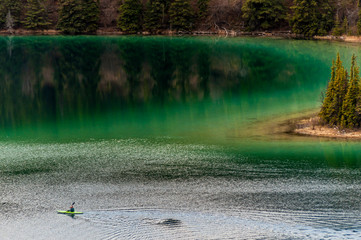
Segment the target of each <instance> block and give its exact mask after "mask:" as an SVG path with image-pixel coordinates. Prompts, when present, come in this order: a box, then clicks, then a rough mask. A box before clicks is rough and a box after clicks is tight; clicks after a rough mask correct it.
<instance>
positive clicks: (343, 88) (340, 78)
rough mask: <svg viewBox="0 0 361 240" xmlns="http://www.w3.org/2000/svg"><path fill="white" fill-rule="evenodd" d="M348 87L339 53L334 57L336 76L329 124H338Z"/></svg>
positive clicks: (346, 76) (345, 72)
mask: <svg viewBox="0 0 361 240" xmlns="http://www.w3.org/2000/svg"><path fill="white" fill-rule="evenodd" d="M347 89H348V74H347V71H346V69H345V68H344V67H343V65H342V61H341V59H340V54H337V58H336V76H335V81H334V97H333V101H332V102H331V105H330V110H329V111H330V113H331V118H330V121H329V123H330V124H331V125H339V124H340V121H341V117H342V105H343V100H344V99H345V95H346V93H347Z"/></svg>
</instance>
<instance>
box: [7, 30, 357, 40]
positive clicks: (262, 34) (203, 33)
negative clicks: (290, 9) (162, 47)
mask: <svg viewBox="0 0 361 240" xmlns="http://www.w3.org/2000/svg"><path fill="white" fill-rule="evenodd" d="M31 35H35V36H36V35H37V36H42V35H43V36H73V35H70V34H63V33H62V32H60V31H58V30H56V29H47V30H29V29H22V28H20V29H14V30H12V31H9V30H4V29H3V30H0V36H31ZM75 35H94V36H128V35H129V36H130V35H137V36H226V37H228V36H229V37H266V38H267V37H270V38H272V37H279V38H284V39H304V40H326V41H340V42H350V43H361V36H348V35H342V36H333V35H327V36H314V37H312V38H305V37H303V36H302V35H299V34H295V33H292V32H291V31H289V30H285V31H254V32H244V31H236V30H227V29H223V30H215V31H203V30H194V31H191V32H176V31H171V30H162V31H158V32H157V33H156V34H152V33H150V32H146V31H144V32H138V33H136V34H128V33H125V32H122V31H119V30H117V29H113V28H99V29H98V30H97V31H96V32H95V33H91V34H75Z"/></svg>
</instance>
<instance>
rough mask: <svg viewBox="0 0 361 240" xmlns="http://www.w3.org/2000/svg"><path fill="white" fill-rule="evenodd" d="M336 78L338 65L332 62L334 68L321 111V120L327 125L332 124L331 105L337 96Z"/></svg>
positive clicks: (332, 68)
mask: <svg viewBox="0 0 361 240" xmlns="http://www.w3.org/2000/svg"><path fill="white" fill-rule="evenodd" d="M335 78H336V64H335V61H334V60H332V67H331V78H330V80H329V81H328V85H327V90H326V96H325V99H324V100H323V103H322V107H321V111H320V114H319V116H320V118H321V119H322V120H323V121H325V122H326V123H329V122H330V119H331V117H332V109H331V103H332V102H333V99H334V97H335V96H334V95H335V88H334V85H335Z"/></svg>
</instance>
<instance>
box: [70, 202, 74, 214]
mask: <svg viewBox="0 0 361 240" xmlns="http://www.w3.org/2000/svg"><path fill="white" fill-rule="evenodd" d="M74 204H75V202H73V204H72V205H71V206H70V209H69V212H74Z"/></svg>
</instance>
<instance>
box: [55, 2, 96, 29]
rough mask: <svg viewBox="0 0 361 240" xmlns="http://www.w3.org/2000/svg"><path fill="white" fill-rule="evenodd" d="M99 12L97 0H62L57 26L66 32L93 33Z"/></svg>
mask: <svg viewBox="0 0 361 240" xmlns="http://www.w3.org/2000/svg"><path fill="white" fill-rule="evenodd" d="M99 13H100V12H99V3H98V1H97V0H62V1H61V2H60V10H59V21H58V25H57V28H58V29H59V30H60V31H62V32H63V33H66V34H79V33H94V32H95V31H96V30H97V29H98V22H99Z"/></svg>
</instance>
